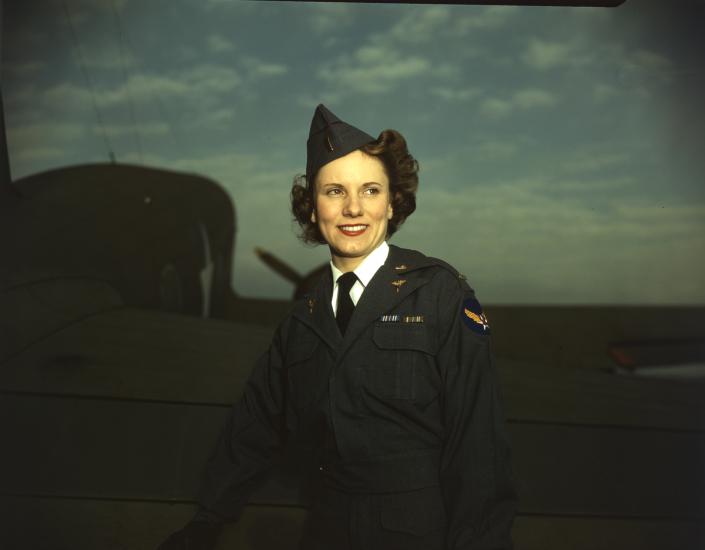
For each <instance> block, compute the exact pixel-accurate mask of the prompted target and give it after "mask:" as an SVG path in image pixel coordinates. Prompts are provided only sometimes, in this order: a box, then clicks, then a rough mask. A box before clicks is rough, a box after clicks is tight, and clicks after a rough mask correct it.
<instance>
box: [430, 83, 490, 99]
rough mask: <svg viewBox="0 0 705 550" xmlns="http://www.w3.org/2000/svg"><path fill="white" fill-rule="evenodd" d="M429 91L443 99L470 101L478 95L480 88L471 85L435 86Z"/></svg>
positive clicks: (480, 91)
mask: <svg viewBox="0 0 705 550" xmlns="http://www.w3.org/2000/svg"><path fill="white" fill-rule="evenodd" d="M430 92H431V94H433V95H435V96H437V97H439V98H441V99H443V100H445V101H470V100H471V99H475V98H476V97H478V96H479V95H480V94H481V93H482V90H480V89H479V88H475V87H472V86H470V87H459V88H451V87H448V86H436V87H435V88H431V90H430Z"/></svg>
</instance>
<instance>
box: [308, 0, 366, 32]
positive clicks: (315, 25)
mask: <svg viewBox="0 0 705 550" xmlns="http://www.w3.org/2000/svg"><path fill="white" fill-rule="evenodd" d="M309 7H310V11H309V12H308V16H307V21H308V24H309V25H310V27H311V29H312V30H313V32H314V33H316V34H335V33H338V32H340V31H341V29H343V28H344V27H349V26H351V25H352V24H353V23H354V22H355V8H354V7H353V6H346V5H345V4H323V3H314V4H309Z"/></svg>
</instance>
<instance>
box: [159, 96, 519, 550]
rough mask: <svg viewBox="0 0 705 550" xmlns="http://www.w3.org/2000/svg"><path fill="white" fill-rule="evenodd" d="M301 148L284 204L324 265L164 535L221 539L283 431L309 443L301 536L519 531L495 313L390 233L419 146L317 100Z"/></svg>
mask: <svg viewBox="0 0 705 550" xmlns="http://www.w3.org/2000/svg"><path fill="white" fill-rule="evenodd" d="M307 156H308V159H307V167H306V175H305V176H300V177H298V178H296V179H295V181H294V186H293V188H292V192H291V197H292V211H293V213H294V216H295V219H296V220H297V221H298V223H299V224H300V226H301V228H302V238H303V240H305V241H307V242H316V243H321V244H327V245H328V247H329V248H330V253H331V263H330V267H331V269H330V270H329V271H327V272H326V273H325V274H324V276H323V277H322V278H321V280H320V281H319V284H318V285H317V286H316V288H315V289H314V290H313V291H312V292H311V293H310V294H309V295H308V296H306V297H305V298H304V299H303V300H301V301H299V302H297V303H296V304H295V306H294V308H293V310H292V312H291V314H290V315H289V316H288V317H287V318H286V319H285V320H284V321H283V322H282V323H281V324H280V326H279V327H278V329H277V332H276V333H275V336H274V339H273V342H272V345H271V347H270V349H269V350H268V352H267V353H266V354H265V355H264V356H263V357H262V358H261V359H260V361H259V362H258V363H257V365H256V367H255V369H254V370H253V372H252V374H251V376H250V379H249V381H248V383H247V386H246V388H245V391H244V394H243V396H242V398H241V399H240V401H238V402H237V403H236V404H235V405H234V407H233V409H232V412H231V414H230V416H229V418H228V421H227V423H226V426H225V428H224V429H223V432H222V434H221V437H220V440H219V443H218V446H217V447H216V449H215V451H214V453H213V455H212V456H211V459H210V461H209V464H208V466H207V468H206V473H205V477H204V483H203V486H202V490H201V494H200V498H199V504H200V508H199V512H198V514H197V515H196V517H195V518H194V520H193V521H192V522H191V523H189V525H187V526H186V527H185V528H184V529H182V530H181V531H179V532H177V533H176V534H174V535H172V536H171V537H170V538H169V539H168V540H167V541H165V543H164V544H163V546H162V548H163V549H167V548H168V549H175V548H191V549H193V548H211V547H212V546H213V544H214V541H215V537H216V535H217V532H218V530H219V526H220V525H221V524H222V523H223V522H225V521H234V520H236V519H237V518H238V517H239V516H240V514H241V511H242V507H243V506H244V504H245V503H246V502H247V498H248V495H249V494H250V492H251V490H252V487H253V485H254V483H255V480H257V479H259V477H260V474H262V473H263V472H265V471H267V470H268V469H269V468H270V467H271V465H272V463H273V459H274V457H275V456H276V454H277V453H278V452H279V451H280V449H281V447H282V446H283V445H284V444H285V442H286V443H289V444H291V443H293V444H295V445H296V446H297V447H299V448H301V449H304V450H305V451H306V455H307V456H313V457H315V465H314V468H313V469H314V471H315V475H314V476H313V477H314V479H313V486H314V493H313V494H314V498H313V505H312V508H311V511H310V513H309V516H308V520H307V522H306V525H305V529H304V533H303V538H302V540H301V542H300V546H298V548H300V549H301V550H363V549H364V550H397V549H398V550H415V549H418V550H479V549H486V550H489V549H493V550H502V549H505V550H506V549H509V548H511V547H512V542H511V536H510V532H511V525H512V521H513V518H514V513H515V506H516V496H515V492H514V484H513V480H512V475H511V465H510V450H509V445H508V443H507V438H506V435H505V432H504V425H503V420H502V411H501V406H500V401H499V396H498V383H497V377H496V372H495V368H494V363H493V358H492V353H491V350H490V338H489V324H488V322H487V318H486V317H485V315H484V313H483V312H482V308H481V306H480V304H479V302H478V301H477V299H476V298H475V295H474V292H473V290H472V289H471V288H470V286H468V284H467V283H466V281H465V277H464V276H462V275H460V274H459V273H458V272H457V271H456V270H455V269H454V268H452V267H451V266H449V265H448V264H446V263H445V262H443V261H442V260H438V259H436V258H431V257H427V256H425V255H423V254H421V253H420V252H417V251H414V250H407V249H403V248H399V247H396V246H393V245H389V244H388V243H387V239H388V238H389V237H390V236H391V235H392V234H393V233H394V232H396V231H397V230H398V229H399V227H400V225H401V224H402V223H403V222H404V221H405V220H406V218H407V217H408V216H409V215H410V214H411V213H412V212H413V211H414V209H415V207H416V201H415V193H416V189H417V187H418V176H417V172H418V164H417V162H416V161H415V160H414V158H413V157H412V156H411V155H410V154H409V152H408V150H407V145H406V141H405V140H404V138H403V137H402V136H401V134H399V133H398V132H396V131H394V130H385V131H383V132H382V133H381V134H380V135H379V137H378V138H377V139H375V138H373V137H372V136H370V135H369V134H366V133H365V132H362V131H361V130H359V129H357V128H355V127H353V126H351V125H349V124H347V123H345V122H343V121H341V120H340V119H338V118H337V117H336V116H335V115H334V114H333V113H331V112H330V111H329V110H328V109H326V108H325V107H324V106H323V105H319V106H318V107H317V109H316V112H315V114H314V117H313V120H312V123H311V129H310V133H309V140H308V148H307ZM189 544H190V546H187V545H189ZM295 547H297V546H296V545H295V544H294V545H292V548H295Z"/></svg>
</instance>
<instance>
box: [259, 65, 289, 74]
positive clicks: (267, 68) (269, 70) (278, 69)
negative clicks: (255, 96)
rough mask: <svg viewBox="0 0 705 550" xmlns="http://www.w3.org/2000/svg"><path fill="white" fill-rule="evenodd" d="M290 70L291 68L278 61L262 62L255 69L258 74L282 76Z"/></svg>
mask: <svg viewBox="0 0 705 550" xmlns="http://www.w3.org/2000/svg"><path fill="white" fill-rule="evenodd" d="M288 72H289V68H288V67H286V66H285V65H280V64H277V63H262V64H261V65H257V67H256V68H255V69H254V74H255V75H257V76H264V77H267V76H280V75H283V74H286V73H288Z"/></svg>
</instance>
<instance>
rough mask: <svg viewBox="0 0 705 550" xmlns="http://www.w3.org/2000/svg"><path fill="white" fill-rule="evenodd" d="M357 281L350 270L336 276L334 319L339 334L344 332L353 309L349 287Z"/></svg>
mask: <svg viewBox="0 0 705 550" xmlns="http://www.w3.org/2000/svg"><path fill="white" fill-rule="evenodd" d="M355 281H357V276H356V275H355V273H353V272H352V271H348V272H347V273H343V274H342V275H341V276H340V277H339V278H338V305H337V307H336V308H335V320H336V321H337V323H338V328H339V329H340V334H345V329H346V328H348V322H349V321H350V317H351V316H352V312H353V310H354V309H355V305H354V304H353V301H352V298H350V289H351V288H352V287H353V285H354V284H355Z"/></svg>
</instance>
